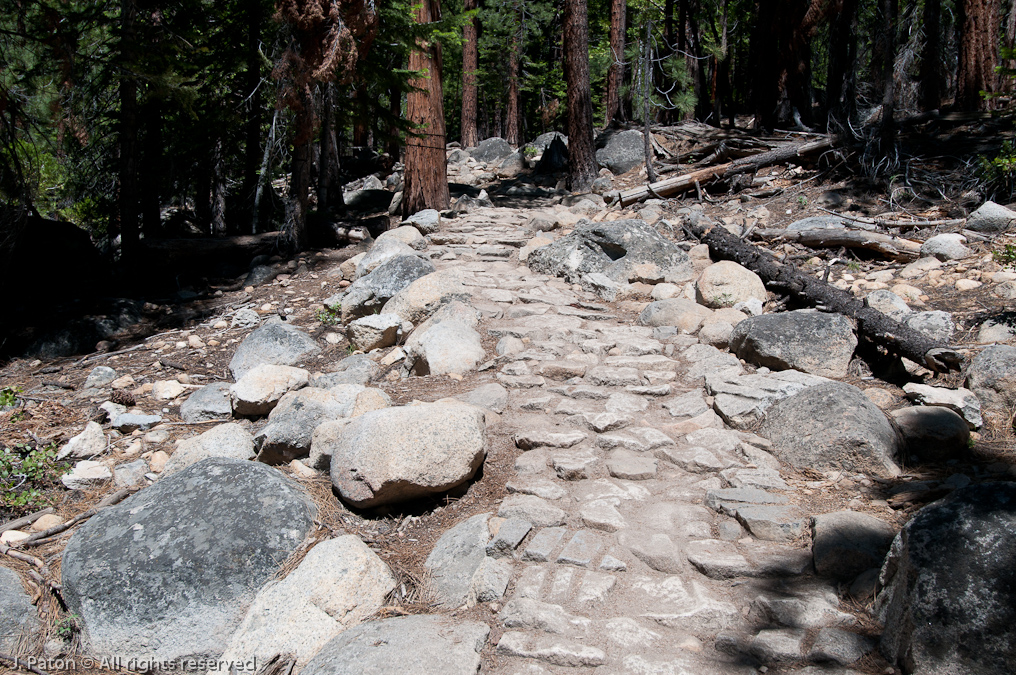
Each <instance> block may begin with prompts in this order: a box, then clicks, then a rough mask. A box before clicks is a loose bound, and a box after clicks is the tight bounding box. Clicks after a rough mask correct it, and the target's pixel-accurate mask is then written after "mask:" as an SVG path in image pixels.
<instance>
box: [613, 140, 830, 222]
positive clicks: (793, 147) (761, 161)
mask: <svg viewBox="0 0 1016 675" xmlns="http://www.w3.org/2000/svg"><path fill="white" fill-rule="evenodd" d="M834 140H835V139H833V138H831V137H830V138H824V139H821V140H818V141H811V142H808V143H787V144H785V145H781V146H779V147H776V148H773V149H772V150H767V151H766V152H762V153H759V154H757V155H752V156H750V157H744V158H742V159H737V160H734V161H733V162H727V163H726V164H720V165H717V166H712V167H708V168H705V169H700V170H698V171H693V172H691V173H687V174H684V175H682V176H676V177H674V178H667V179H665V180H661V181H656V182H655V183H651V184H650V185H648V186H645V185H643V186H641V187H637V188H632V189H631V190H625V191H624V192H622V193H621V206H628V205H630V204H634V203H635V202H640V201H642V200H644V199H647V198H648V197H649V196H650V194H651V193H656V194H658V195H662V196H664V197H667V196H670V195H672V194H676V193H678V192H681V191H683V190H687V189H690V188H693V187H695V183H696V182H698V183H702V182H704V181H707V180H711V179H713V178H717V177H719V178H726V177H727V176H733V175H735V174H739V173H747V172H753V171H757V170H759V169H761V168H763V167H766V166H770V165H772V164H779V163H780V162H786V161H789V160H791V159H795V158H797V157H806V156H809V155H813V154H816V153H819V152H824V151H825V150H828V149H829V148H831V147H832V146H833V143H834Z"/></svg>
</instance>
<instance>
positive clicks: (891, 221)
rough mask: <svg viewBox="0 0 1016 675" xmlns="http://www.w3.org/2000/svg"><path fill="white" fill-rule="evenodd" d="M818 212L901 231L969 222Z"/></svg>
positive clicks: (957, 219) (820, 209) (952, 219)
mask: <svg viewBox="0 0 1016 675" xmlns="http://www.w3.org/2000/svg"><path fill="white" fill-rule="evenodd" d="M818 210H819V211H824V212H826V213H829V214H831V215H834V216H837V217H839V218H843V219H844V220H852V221H853V222H855V223H864V224H865V225H878V226H880V227H898V228H900V229H906V228H918V227H952V226H954V225H964V224H965V223H966V222H967V221H966V219H965V218H945V219H942V220H899V219H897V218H886V217H877V218H862V217H861V216H849V215H847V214H845V213H836V212H835V211H830V210H829V209H823V208H822V207H819V209H818Z"/></svg>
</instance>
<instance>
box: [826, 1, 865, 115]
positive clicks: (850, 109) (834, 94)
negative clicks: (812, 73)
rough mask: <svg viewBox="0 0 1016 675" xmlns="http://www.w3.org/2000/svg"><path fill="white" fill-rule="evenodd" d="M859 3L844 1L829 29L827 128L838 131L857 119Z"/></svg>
mask: <svg viewBox="0 0 1016 675" xmlns="http://www.w3.org/2000/svg"><path fill="white" fill-rule="evenodd" d="M858 3H859V0H842V2H841V3H840V7H839V11H838V12H837V14H836V16H835V17H834V18H833V19H832V22H831V24H830V27H829V70H828V77H827V88H826V100H827V103H828V115H827V118H828V120H829V121H828V122H827V126H826V128H827V129H830V131H837V132H838V131H839V127H842V126H844V125H845V124H847V123H848V122H849V120H850V119H851V118H852V117H853V116H854V109H855V98H856V87H857V80H856V62H857V6H858Z"/></svg>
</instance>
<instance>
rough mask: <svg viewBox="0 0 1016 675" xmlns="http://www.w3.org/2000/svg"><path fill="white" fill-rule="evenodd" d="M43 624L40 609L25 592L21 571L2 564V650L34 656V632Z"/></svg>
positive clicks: (0, 584)
mask: <svg viewBox="0 0 1016 675" xmlns="http://www.w3.org/2000/svg"><path fill="white" fill-rule="evenodd" d="M41 628H42V622H41V621H39V612H38V611H36V609H35V607H33V606H32V598H31V597H29V595H28V593H26V592H25V587H24V586H22V585H21V579H20V578H19V577H18V574H17V572H15V571H14V570H11V569H8V568H6V567H0V651H3V652H4V653H6V654H13V655H15V656H34V655H35V654H34V652H33V651H31V648H32V647H33V646H34V645H33V642H34V640H33V639H32V638H33V635H34V634H35V633H36V632H37V631H38V630H39V629H41Z"/></svg>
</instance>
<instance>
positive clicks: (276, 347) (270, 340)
mask: <svg viewBox="0 0 1016 675" xmlns="http://www.w3.org/2000/svg"><path fill="white" fill-rule="evenodd" d="M320 352H321V348H320V347H318V345H317V343H316V342H315V341H314V338H312V337H311V336H309V335H307V334H306V333H304V332H303V331H302V330H300V329H298V328H294V327H293V326H290V325H289V324H287V323H282V321H280V320H271V321H266V322H265V323H264V324H263V325H262V326H261V327H260V328H258V329H256V330H255V331H253V332H252V333H251V334H250V335H248V336H247V337H246V338H245V339H244V341H243V342H241V343H240V346H239V347H238V348H237V350H236V353H234V354H233V359H232V360H231V361H230V362H229V372H230V373H232V374H233V379H234V380H239V379H240V378H241V377H243V376H244V375H246V374H247V373H248V372H249V371H251V370H252V369H254V368H255V367H256V366H260V365H276V366H292V365H295V364H299V363H301V362H304V361H307V360H308V359H310V357H312V356H316V355H317V354H319V353H320Z"/></svg>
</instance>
